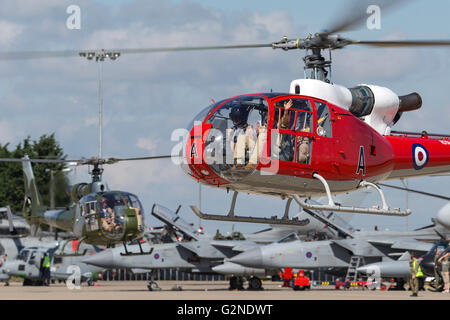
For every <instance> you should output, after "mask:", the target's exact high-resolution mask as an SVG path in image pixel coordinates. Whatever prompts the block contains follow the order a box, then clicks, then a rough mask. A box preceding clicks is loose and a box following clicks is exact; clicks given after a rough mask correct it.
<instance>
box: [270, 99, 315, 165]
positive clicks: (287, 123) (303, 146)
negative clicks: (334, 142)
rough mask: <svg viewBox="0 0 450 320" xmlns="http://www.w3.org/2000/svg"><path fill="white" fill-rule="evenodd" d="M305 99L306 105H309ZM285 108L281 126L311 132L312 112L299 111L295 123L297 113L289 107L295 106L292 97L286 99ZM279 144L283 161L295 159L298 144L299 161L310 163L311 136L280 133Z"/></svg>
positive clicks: (286, 128) (280, 157) (280, 156)
mask: <svg viewBox="0 0 450 320" xmlns="http://www.w3.org/2000/svg"><path fill="white" fill-rule="evenodd" d="M306 104H307V102H306V101H305V106H304V107H307V105H306ZM283 106H284V110H283V114H282V116H281V119H280V123H279V128H280V129H284V130H294V129H295V131H303V132H311V124H310V122H311V117H312V114H311V113H307V112H303V111H297V124H296V125H295V127H294V124H295V113H294V112H289V109H290V108H291V107H292V106H293V101H292V99H289V100H288V101H284V103H283ZM278 139H279V140H278V142H277V143H278V145H279V153H280V154H279V159H280V160H283V161H294V154H295V146H296V145H297V159H295V161H296V162H298V163H309V145H310V141H309V140H310V138H308V137H304V136H297V137H296V136H294V135H291V134H280V135H279V136H278Z"/></svg>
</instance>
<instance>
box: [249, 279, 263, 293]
mask: <svg viewBox="0 0 450 320" xmlns="http://www.w3.org/2000/svg"><path fill="white" fill-rule="evenodd" d="M248 290H262V282H261V280H260V279H259V278H257V277H251V278H250V279H249V280H248Z"/></svg>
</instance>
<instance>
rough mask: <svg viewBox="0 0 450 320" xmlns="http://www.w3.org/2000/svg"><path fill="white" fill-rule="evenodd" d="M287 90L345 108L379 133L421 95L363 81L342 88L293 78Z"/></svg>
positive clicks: (414, 105)
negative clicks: (351, 86) (399, 91)
mask: <svg viewBox="0 0 450 320" xmlns="http://www.w3.org/2000/svg"><path fill="white" fill-rule="evenodd" d="M290 92H291V93H294V94H302V95H307V96H311V97H317V98H320V99H323V100H326V101H329V102H331V103H333V104H335V105H337V106H340V107H345V108H348V110H349V111H350V112H351V113H352V114H353V115H355V116H356V117H358V118H361V119H362V120H363V121H364V122H366V123H367V124H368V125H370V126H371V127H372V128H374V129H375V130H376V131H378V132H379V133H380V134H382V135H386V134H389V133H390V130H391V127H392V126H393V125H394V124H395V123H396V122H397V121H398V120H399V119H400V116H401V115H402V113H403V112H406V111H412V110H416V109H419V108H420V107H421V106H422V99H421V97H420V95H419V94H418V93H416V92H414V93H411V94H408V95H404V96H398V95H397V94H396V93H394V92H393V91H392V90H391V89H389V88H385V87H380V86H375V85H366V84H361V85H358V86H356V87H353V88H345V87H343V86H340V85H336V84H330V83H326V82H323V81H320V80H314V79H297V80H294V81H292V82H291V87H290Z"/></svg>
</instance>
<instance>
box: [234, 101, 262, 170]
mask: <svg viewBox="0 0 450 320" xmlns="http://www.w3.org/2000/svg"><path fill="white" fill-rule="evenodd" d="M248 114H249V110H247V108H246V107H244V106H242V105H239V106H235V107H233V108H232V109H231V111H230V119H231V121H232V122H233V127H232V128H231V130H230V131H229V132H228V137H227V138H228V141H230V147H231V150H232V151H233V162H234V164H233V167H232V168H231V170H236V169H243V168H244V166H245V164H246V162H247V161H246V159H248V154H250V152H252V151H253V148H254V147H255V140H256V131H255V129H254V128H253V126H251V125H249V124H248V123H247V118H248Z"/></svg>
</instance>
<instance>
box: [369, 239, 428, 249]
mask: <svg viewBox="0 0 450 320" xmlns="http://www.w3.org/2000/svg"><path fill="white" fill-rule="evenodd" d="M368 241H369V242H370V243H371V244H374V245H384V246H389V247H391V248H392V249H402V250H405V251H408V250H411V251H422V252H428V251H430V249H431V248H432V247H433V244H432V243H427V242H422V241H417V240H412V239H411V240H408V239H385V240H382V239H373V240H368Z"/></svg>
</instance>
